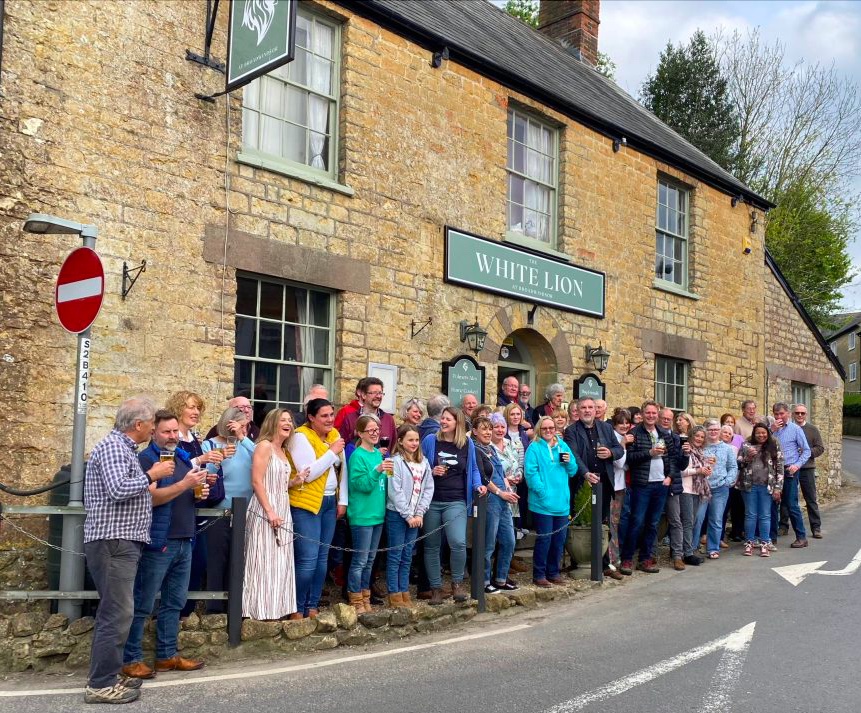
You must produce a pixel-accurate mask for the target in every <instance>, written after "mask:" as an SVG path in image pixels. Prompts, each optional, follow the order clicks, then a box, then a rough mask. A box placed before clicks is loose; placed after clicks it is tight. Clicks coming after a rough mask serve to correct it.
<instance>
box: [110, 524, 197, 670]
mask: <svg viewBox="0 0 861 713" xmlns="http://www.w3.org/2000/svg"><path fill="white" fill-rule="evenodd" d="M191 550H192V541H191V540H168V541H167V544H166V545H165V547H164V550H163V551H161V552H156V551H153V550H144V551H143V553H142V554H141V559H140V563H139V564H138V573H137V576H136V577H135V593H134V598H135V614H134V619H132V625H131V628H130V629H129V638H128V639H126V646H125V649H124V650H123V663H124V664H130V663H136V662H137V661H143V649H142V647H141V642H142V640H143V630H144V623H145V622H146V620H147V619H149V617H150V615H151V614H152V610H153V607H154V606H155V597H156V594H158V593H159V592H161V602H160V603H159V605H158V617H157V619H156V630H155V631H156V634H155V641H156V644H155V645H156V649H155V657H156V659H169V658H173V657H174V656H176V637H177V634H179V613H180V612H181V611H182V608H183V607H184V606H185V600H186V599H187V595H188V580H189V577H190V576H191Z"/></svg>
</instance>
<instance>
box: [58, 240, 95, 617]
mask: <svg viewBox="0 0 861 713" xmlns="http://www.w3.org/2000/svg"><path fill="white" fill-rule="evenodd" d="M97 235H98V230H97V229H96V227H95V226H94V225H85V226H84V229H83V230H82V231H81V238H82V239H83V241H84V247H85V248H93V249H95V247H96V236H97ZM90 334H91V329H90V328H87V329H86V330H84V331H83V332H81V333H80V334H79V335H78V353H77V360H76V363H77V366H76V374H75V412H74V421H73V422H72V472H71V479H70V481H69V505H70V506H73V507H83V505H84V450H85V447H86V437H87V403H88V401H89V389H88V387H89V381H90V363H91V361H92V359H91V354H92V344H93V340H92V337H91V336H90ZM84 517H85V515H65V516H64V517H63V540H62V546H63V551H62V552H61V553H60V591H64V592H79V591H81V590H83V588H84V558H83V557H80V556H79V555H76V554H73V553H75V552H83V551H84ZM57 611H58V612H59V613H60V614H65V615H66V616H67V617H69V619H71V620H74V619H80V618H81V600H80V599H61V600H60V601H59V602H58V603H57Z"/></svg>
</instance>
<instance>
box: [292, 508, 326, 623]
mask: <svg viewBox="0 0 861 713" xmlns="http://www.w3.org/2000/svg"><path fill="white" fill-rule="evenodd" d="M290 513H291V514H292V515H293V531H294V533H295V535H296V536H295V537H294V538H293V554H294V556H295V559H296V565H295V566H296V611H298V612H301V613H302V614H304V615H305V616H308V613H309V610H311V609H317V608H318V606H319V604H320V595H321V594H322V593H323V582H324V581H325V580H326V565H327V564H328V561H329V545H330V544H331V543H332V535H334V534H335V521H336V519H337V504H336V502H335V496H334V495H326V496H324V497H323V504H322V505H321V506H320V512H318V513H317V514H316V515H315V514H314V513H312V512H311V511H310V510H303V509H302V508H297V507H291V508H290Z"/></svg>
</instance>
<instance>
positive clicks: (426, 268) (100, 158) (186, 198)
mask: <svg viewBox="0 0 861 713" xmlns="http://www.w3.org/2000/svg"><path fill="white" fill-rule="evenodd" d="M314 7H315V8H316V9H317V10H319V11H321V12H324V13H327V14H329V15H330V16H332V17H334V18H336V19H338V20H340V21H341V22H342V30H341V56H342V62H341V66H340V96H341V102H340V116H339V134H340V137H339V182H340V183H342V184H344V185H346V186H349V188H350V189H352V192H353V194H352V195H348V194H347V193H345V192H341V191H337V190H331V189H330V188H326V187H322V186H318V185H313V184H312V183H308V182H306V181H303V180H299V179H297V178H291V177H289V176H286V175H282V174H280V173H276V172H273V171H270V170H266V169H262V168H258V167H255V166H251V165H247V164H243V163H239V162H238V161H237V160H236V159H237V155H238V153H239V151H240V149H241V141H242V139H241V91H237V92H234V95H233V96H231V97H230V98H229V100H228V98H227V97H221V98H218V99H216V101H215V103H214V104H211V103H206V102H202V101H200V100H199V99H196V98H195V96H194V94H195V93H204V94H210V93H213V92H215V91H218V90H220V89H221V88H222V85H223V78H222V75H219V74H216V73H215V72H213V71H211V70H209V69H206V68H203V67H201V66H200V65H198V64H194V63H191V62H188V61H187V60H186V59H185V50H186V48H187V47H191V48H195V47H196V48H197V49H198V50H199V49H200V48H199V43H200V42H202V37H203V31H204V17H203V14H204V11H203V4H202V3H195V2H188V1H186V0H173V1H171V0H163V1H161V2H150V1H145V0H130V1H124V2H119V1H109V0H100V1H98V2H96V1H95V0H88V1H83V0H64V1H62V2H61V1H50V0H40V1H39V2H36V1H34V0H7V2H6V20H5V39H4V47H3V58H2V62H3V66H2V83H0V89H2V95H3V99H2V102H0V112H2V115H3V121H2V124H0V147H2V150H3V157H4V160H3V162H2V166H0V177H2V178H0V181H2V191H0V230H2V237H3V240H2V245H3V259H2V261H0V280H2V284H3V293H2V294H3V310H2V316H0V353H3V354H8V355H9V356H8V357H6V360H5V361H3V362H0V403H2V408H3V412H4V413H5V414H6V418H5V419H4V421H5V427H4V429H3V430H2V434H0V472H2V473H3V476H2V480H3V481H4V482H11V483H12V484H17V485H33V484H41V483H44V482H45V481H46V480H47V479H49V478H50V477H51V476H52V475H53V473H54V472H55V471H56V469H57V468H58V466H59V465H60V464H62V463H65V462H68V460H69V453H70V449H71V422H72V410H71V409H72V401H73V388H74V383H73V382H74V378H73V377H74V372H73V368H74V345H75V339H74V337H72V336H70V335H68V334H66V333H65V332H64V331H63V330H62V329H61V328H60V326H59V325H58V323H57V320H56V317H55V316H54V314H53V307H52V297H53V283H54V279H55V276H56V273H57V270H58V268H59V265H60V263H61V261H62V259H63V257H64V256H65V255H66V254H67V253H68V252H69V251H70V250H71V249H72V248H73V247H76V246H77V242H76V241H75V240H73V239H70V238H69V237H68V236H56V235H53V236H52V235H48V236H37V235H28V234H24V233H23V232H22V229H21V228H22V221H23V219H24V218H25V217H26V215H27V214H28V213H29V212H36V211H39V212H47V213H53V214H56V215H60V216H64V217H69V218H71V219H74V220H79V221H82V222H94V223H97V224H98V226H99V229H100V237H99V239H98V242H97V250H98V252H99V253H100V254H101V256H102V259H103V261H104V263H105V268H106V273H107V296H106V300H105V304H104V307H103V309H102V313H101V315H100V316H99V318H98V320H97V322H96V324H95V325H94V330H93V367H94V368H93V372H92V382H91V387H90V393H91V405H90V415H89V424H88V433H87V447H88V448H90V447H92V445H93V444H94V443H95V442H96V441H97V440H98V438H100V437H101V435H103V434H104V433H105V431H106V430H107V429H108V428H109V427H110V425H111V420H112V416H113V413H114V411H115V409H116V407H117V405H118V403H119V402H120V401H121V399H122V398H124V397H126V396H128V395H132V394H135V393H149V394H151V395H153V396H154V397H155V398H156V399H157V400H158V401H160V402H161V401H163V400H164V399H165V398H166V397H167V395H168V394H169V393H171V392H173V391H175V390H178V389H182V388H191V389H193V390H196V391H199V392H200V393H201V394H202V395H203V396H204V397H205V398H206V400H207V402H208V403H209V409H208V412H207V414H206V416H205V417H204V420H205V421H206V424H207V426H208V425H209V424H210V423H212V422H213V421H214V419H215V418H216V417H217V413H216V412H217V411H218V410H219V408H220V406H221V405H223V403H224V401H225V400H226V399H227V398H228V397H229V396H230V395H231V392H232V390H233V357H234V306H235V290H236V280H235V274H236V268H237V266H240V267H241V266H242V264H243V260H247V259H250V258H249V257H248V254H247V251H245V250H240V249H238V248H237V247H236V246H238V245H243V246H244V245H253V246H256V247H255V249H257V248H259V249H260V250H262V251H263V252H262V253H261V254H266V255H271V256H275V257H273V258H267V261H268V265H270V266H271V270H269V271H268V272H267V273H266V274H271V275H274V276H291V275H295V274H296V273H297V271H299V270H300V268H302V266H303V265H304V263H305V261H306V260H307V261H310V262H314V261H315V260H316V261H318V263H319V264H320V265H329V266H333V265H334V268H333V269H334V270H335V271H337V265H338V261H339V260H343V262H344V264H346V265H350V266H354V267H356V270H358V271H359V272H361V270H360V269H359V268H360V267H361V266H364V267H363V268H362V269H366V270H367V271H368V275H369V277H368V287H369V289H368V290H366V291H351V290H347V291H343V292H340V293H339V294H338V296H337V299H336V325H335V335H336V348H335V362H334V367H335V374H336V380H335V383H334V397H335V400H337V401H338V402H345V401H346V400H348V399H349V398H350V397H351V395H352V390H353V388H354V385H355V382H356V380H357V379H358V378H360V377H362V376H364V375H366V373H367V369H368V363H369V362H379V363H384V364H393V365H396V366H397V367H399V372H398V374H399V376H398V385H397V388H398V396H399V398H398V401H399V403H401V402H402V401H403V400H404V399H405V398H407V397H410V396H413V395H422V396H428V395H430V394H432V393H434V392H436V391H438V390H439V388H440V363H441V362H443V361H446V360H448V359H451V358H452V357H453V356H455V355H457V354H459V353H461V352H462V351H463V348H464V347H463V345H461V344H460V342H459V339H458V328H457V323H458V322H459V321H460V320H461V319H468V320H470V321H472V320H473V319H474V318H475V317H477V318H478V321H479V322H480V323H481V324H482V325H484V326H486V327H487V328H488V331H489V337H488V342H487V346H486V348H485V350H484V351H483V352H482V354H481V355H480V356H479V361H481V362H482V363H483V364H484V365H485V366H486V368H487V400H492V399H494V398H495V388H496V387H495V385H496V375H497V361H498V350H499V346H500V345H501V343H502V341H503V340H504V339H505V338H506V337H507V336H508V335H509V334H511V333H512V332H514V331H515V330H531V331H528V332H526V333H525V334H526V336H527V338H530V339H533V340H534V341H535V343H536V344H542V345H544V347H543V351H542V349H538V350H537V351H538V352H540V353H541V355H542V356H541V361H542V364H544V366H543V367H541V368H539V369H538V372H539V373H538V384H537V388H535V392H536V393H538V392H540V391H542V389H543V387H544V386H546V385H547V384H548V383H550V382H552V381H557V380H558V381H560V382H561V383H563V384H564V385H565V386H566V388H569V389H570V388H571V387H572V385H573V383H574V382H575V381H576V379H577V377H578V376H579V375H580V374H581V373H583V372H586V371H588V370H589V369H588V365H587V364H586V363H585V361H584V358H583V357H584V355H583V347H584V345H586V344H592V345H597V344H598V342H601V343H602V344H603V346H604V347H605V348H606V349H607V350H608V351H609V352H610V353H611V355H612V356H611V358H610V363H609V368H608V369H607V371H606V372H605V373H604V374H603V379H604V381H605V382H606V384H607V388H608V400H609V402H610V403H611V405H627V404H633V403H639V402H640V401H641V400H642V399H644V398H647V397H652V396H653V395H654V375H655V367H654V361H655V354H656V353H664V354H667V355H668V356H684V355H685V354H691V353H695V355H696V358H695V359H693V361H692V363H691V369H690V388H689V402H690V410H691V411H692V412H693V414H694V415H695V417H696V418H697V419H701V418H703V417H706V416H712V415H718V414H720V413H722V412H724V411H727V410H729V411H734V412H737V411H738V410H739V408H738V407H739V401H740V400H741V399H745V398H754V399H756V400H757V401H758V402H759V403H760V404H764V403H765V402H766V400H770V401H773V400H775V399H776V398H777V397H778V396H780V397H781V398H784V397H785V396H786V390H787V388H788V386H787V385H788V384H789V383H790V381H791V380H792V378H794V377H792V373H791V368H793V367H801V368H803V369H805V370H807V372H808V373H812V374H813V375H814V376H815V379H816V381H815V382H811V383H815V384H816V391H815V393H816V402H815V403H814V405H813V412H814V415H815V419H816V421H817V422H818V423H819V425H820V426H821V427H824V428H823V433H825V432H826V431H827V433H828V434H829V437H830V440H831V445H830V446H829V455H830V458H831V464H830V467H829V468H828V472H829V476H828V477H829V482H833V483H838V482H839V467H838V466H839V458H840V442H839V424H840V404H841V400H840V396H841V394H842V385H841V384H840V383H839V382H840V378H839V375H838V373H837V371H836V370H835V368H834V367H833V366H832V365H831V364H830V362H829V361H828V360H827V359H826V358H825V356H824V355H823V354H822V350H821V348H820V346H819V344H818V343H817V342H816V341H815V339H814V338H813V336H812V334H811V333H810V331H809V329H808V328H807V327H806V325H805V324H804V323H803V322H802V321H801V319H800V318H798V316H797V313H796V312H795V311H794V308H793V307H791V305H790V306H787V305H789V302H788V297H786V295H785V294H784V293H783V292H782V291H781V288H780V287H779V286H777V285H776V283H775V282H774V279H773V277H772V275H771V273H770V271H769V269H768V268H767V267H766V265H765V262H764V248H763V233H762V225H763V222H764V217H763V216H762V214H761V213H760V214H759V228H758V229H757V232H756V234H755V235H752V236H751V235H750V233H749V225H750V215H749V213H750V210H751V208H750V207H749V206H746V205H744V204H741V205H738V206H736V207H732V206H731V204H730V196H729V195H728V194H726V193H723V192H720V191H718V190H716V189H714V188H712V187H710V186H708V185H706V184H705V183H702V182H701V181H698V180H696V179H694V178H693V177H691V176H688V175H686V174H684V173H682V172H680V171H679V170H677V169H676V168H673V167H672V166H669V165H666V164H662V163H659V162H657V161H655V160H654V159H652V158H650V157H648V156H646V155H644V154H641V153H638V152H637V151H635V150H634V149H632V148H630V147H627V146H623V147H622V148H621V150H620V151H619V152H618V153H616V152H614V151H613V147H612V142H611V141H610V140H609V139H608V138H607V137H605V136H602V135H600V134H598V133H596V132H595V131H593V130H591V129H589V128H586V127H585V126H583V125H581V124H578V123H577V122H576V121H574V120H572V119H570V118H568V117H566V116H564V115H562V114H560V113H558V112H556V111H553V110H550V109H548V108H546V107H543V106H541V105H538V104H536V103H535V102H533V101H532V100H530V99H529V98H528V97H525V96H523V95H520V94H518V93H517V92H513V91H511V90H510V89H508V88H506V87H504V86H502V85H500V84H497V83H495V82H493V81H491V80H489V79H487V78H485V77H483V76H480V75H479V74H476V73H475V72H473V71H471V70H468V69H465V68H463V67H461V66H459V65H457V64H456V63H454V62H452V61H444V62H443V64H442V66H441V67H440V68H439V69H434V68H432V67H431V65H430V61H429V60H430V52H429V51H428V50H427V49H425V48H422V47H419V46H417V45H415V44H412V43H411V42H409V41H407V40H405V39H403V38H401V37H399V36H397V35H395V34H392V33H391V32H388V31H386V30H383V29H381V28H380V27H379V26H377V25H375V24H374V23H372V22H370V21H368V20H366V19H364V18H362V17H359V16H357V15H354V14H352V13H351V12H350V11H348V10H346V9H345V8H343V7H342V6H340V5H335V4H333V3H328V2H319V3H315V4H314ZM225 35H226V12H223V13H222V14H221V15H220V16H219V18H218V26H217V30H216V36H215V42H214V45H213V52H214V54H215V55H216V56H218V57H223V56H224V46H225ZM512 102H514V103H516V104H518V105H520V106H521V107H527V108H531V109H532V110H534V111H535V112H537V113H538V114H539V115H540V116H542V117H544V118H546V119H547V120H549V121H552V122H555V123H558V125H559V126H560V127H561V132H560V136H561V145H560V152H559V158H560V170H559V189H558V195H559V216H558V217H559V220H558V225H559V228H558V234H559V245H558V248H559V250H561V251H562V252H564V253H566V254H567V255H568V256H569V257H570V259H571V261H572V262H573V263H574V264H577V265H580V266H583V267H586V268H590V269H593V270H599V271H602V272H604V273H606V318H605V319H595V318H593V317H588V316H584V315H579V314H574V313H571V312H563V311H560V310H555V309H551V308H548V307H544V306H539V307H538V309H537V310H536V312H535V314H534V319H533V322H532V323H531V324H530V323H529V319H528V312H529V310H530V308H531V304H529V303H525V302H520V301H518V300H515V299H513V298H508V297H504V296H500V295H495V294H490V293H485V292H479V291H475V290H470V289H465V288H462V287H457V286H454V285H449V284H446V283H444V282H443V235H444V227H445V226H446V225H448V226H453V227H457V228H460V229H463V230H465V231H469V232H471V233H474V234H478V235H481V236H485V237H488V238H492V239H501V238H502V236H503V235H504V233H505V229H506V223H505V215H506V213H505V209H506V171H505V164H506V151H507V148H506V119H507V108H508V106H509V104H510V103H512ZM661 175H664V176H668V177H671V178H674V179H676V180H678V181H680V182H682V183H683V184H685V185H686V186H688V187H690V188H691V189H692V193H691V195H692V198H691V206H690V208H691V210H690V219H691V230H690V272H689V274H690V290H691V292H692V293H694V294H695V295H696V297H697V299H694V298H691V297H686V296H681V295H677V294H674V293H671V292H667V291H663V290H659V289H656V288H655V287H654V286H653V278H654V259H655V258H654V254H655V211H656V194H657V180H658V177H659V176H661ZM748 237H750V238H751V242H752V252H751V253H750V254H749V255H745V254H743V250H742V248H743V243H744V240H745V239H746V238H748ZM225 242H226V245H225ZM288 248H292V252H289V251H288V252H284V250H288ZM267 250H268V251H269V252H266V251H267ZM224 255H227V257H228V259H227V261H226V264H224V263H223V256H224ZM279 255H281V256H283V257H282V258H279V257H278V256H279ZM288 256H289V257H288ZM142 259H146V260H147V269H146V272H145V273H144V274H143V275H142V276H141V278H140V280H139V281H138V283H137V284H136V285H135V287H134V289H133V290H132V292H131V294H130V295H129V296H128V298H127V299H126V300H122V299H121V298H120V288H121V273H122V263H123V261H127V262H128V263H129V264H130V265H132V266H133V265H135V264H137V263H138V262H140V260H142ZM327 261H328V262H327ZM318 263H315V264H318ZM350 276H354V275H353V273H352V272H351V275H350ZM330 286H332V287H337V286H336V285H330ZM429 317H432V318H433V323H432V324H431V325H430V326H429V327H427V328H426V329H425V330H424V331H422V332H421V334H419V335H418V336H417V337H415V338H414V339H411V338H410V322H411V321H412V320H415V321H417V322H423V321H425V320H427V319H428V318H429ZM539 335H540V336H539ZM662 348H666V349H673V350H675V351H676V352H677V353H668V352H667V351H659V349H662ZM554 363H555V366H556V371H555V373H554V371H553V365H554ZM775 365H779V366H781V367H783V368H784V370H783V371H782V372H780V373H781V374H782V375H781V376H774V377H772V376H771V375H770V374H772V373H776V372H779V371H780V370H779V369H777V370H775V369H773V368H772V367H773V366H775ZM767 370H769V371H768V372H767ZM767 373H768V374H769V375H768V376H767ZM731 378H732V386H731V384H730V379H731ZM739 384H740V385H739ZM826 424H827V425H826Z"/></svg>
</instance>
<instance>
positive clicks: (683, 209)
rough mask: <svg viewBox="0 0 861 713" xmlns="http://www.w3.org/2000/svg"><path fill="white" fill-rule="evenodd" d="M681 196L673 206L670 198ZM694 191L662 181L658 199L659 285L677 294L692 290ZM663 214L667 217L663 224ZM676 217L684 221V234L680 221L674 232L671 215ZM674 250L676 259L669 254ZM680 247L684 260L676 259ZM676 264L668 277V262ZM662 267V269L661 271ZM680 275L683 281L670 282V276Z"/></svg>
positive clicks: (668, 181) (656, 271) (656, 219)
mask: <svg viewBox="0 0 861 713" xmlns="http://www.w3.org/2000/svg"><path fill="white" fill-rule="evenodd" d="M671 193H672V194H673V195H677V196H678V197H679V199H680V200H677V201H676V206H675V207H673V206H671V205H670V204H669V202H670V199H669V196H670V194H671ZM690 193H691V192H690V190H689V189H687V188H685V187H684V186H680V185H679V184H678V183H674V182H672V181H670V180H668V179H666V178H658V192H657V196H656V208H655V281H656V282H657V283H659V284H663V285H667V286H668V287H671V288H673V289H675V290H684V291H687V290H688V289H689V279H688V274H689V265H690V237H689V236H690V203H691V201H690ZM662 194H663V195H664V196H665V197H666V201H665V202H662V200H661V198H662ZM662 209H663V214H664V215H665V216H666V217H665V219H664V220H662V218H661V216H662ZM671 212H672V213H675V214H676V215H677V216H680V217H681V220H682V230H681V232H679V231H678V221H676V230H671V229H670V224H669V220H670V213H671ZM668 243H669V244H670V245H672V246H673V254H672V256H670V255H668V254H667V244H668ZM677 243H678V244H679V246H680V248H681V250H680V252H681V258H676V257H675V245H676V244H677ZM668 259H669V260H670V261H671V263H672V266H673V267H672V270H671V273H667V271H666V265H667V260H668ZM659 267H660V269H659ZM677 272H678V273H680V277H681V281H680V282H677V281H676V280H675V279H672V280H670V279H667V277H666V275H667V274H673V275H675V274H676V273H677Z"/></svg>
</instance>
